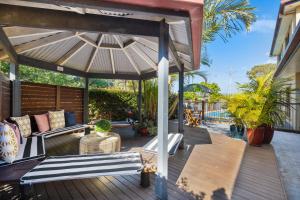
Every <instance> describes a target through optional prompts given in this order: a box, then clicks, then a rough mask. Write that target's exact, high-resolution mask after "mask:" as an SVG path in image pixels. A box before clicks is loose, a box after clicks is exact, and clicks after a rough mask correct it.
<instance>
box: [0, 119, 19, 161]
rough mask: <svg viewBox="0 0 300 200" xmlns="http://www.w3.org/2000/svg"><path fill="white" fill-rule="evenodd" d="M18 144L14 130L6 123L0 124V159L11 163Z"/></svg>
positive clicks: (16, 152)
mask: <svg viewBox="0 0 300 200" xmlns="http://www.w3.org/2000/svg"><path fill="white" fill-rule="evenodd" d="M18 151H19V144H18V140H17V137H16V135H15V132H14V130H13V129H12V128H11V127H10V126H9V125H8V124H2V123H1V124H0V159H2V160H4V161H5V162H7V163H12V162H13V161H14V160H15V159H16V156H17V155H18Z"/></svg>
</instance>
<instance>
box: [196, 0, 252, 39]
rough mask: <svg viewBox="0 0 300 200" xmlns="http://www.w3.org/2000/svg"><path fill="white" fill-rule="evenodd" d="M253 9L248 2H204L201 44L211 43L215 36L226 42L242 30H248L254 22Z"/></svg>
mask: <svg viewBox="0 0 300 200" xmlns="http://www.w3.org/2000/svg"><path fill="white" fill-rule="evenodd" d="M254 9H255V8H254V7H252V6H250V4H249V2H248V0H205V3H204V23H203V30H204V31H203V35H202V40H203V42H204V43H208V42H211V41H213V40H215V38H216V36H219V37H221V38H222V39H223V40H224V41H227V39H228V38H230V37H232V36H233V35H234V34H236V33H238V32H240V31H242V30H243V29H244V28H246V30H250V26H251V24H252V23H253V22H255V20H256V17H255V15H254V13H253V11H254Z"/></svg>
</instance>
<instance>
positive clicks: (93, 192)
mask: <svg viewBox="0 0 300 200" xmlns="http://www.w3.org/2000/svg"><path fill="white" fill-rule="evenodd" d="M176 130H177V127H176V126H175V124H171V125H170V132H176ZM81 136H82V134H80V133H76V134H70V135H63V136H59V137H55V138H51V139H48V140H47V141H46V147H47V150H48V151H47V152H48V154H49V155H62V154H78V144H79V138H80V137H81ZM150 139H151V138H147V137H136V138H134V139H124V140H122V151H127V150H131V149H133V148H141V147H142V146H143V145H145V144H146V143H147V142H148V141H149V140H150ZM184 141H185V147H186V148H185V150H178V152H177V153H176V155H175V156H172V157H170V158H169V170H168V194H169V199H172V200H173V199H174V200H183V199H184V200H189V199H191V200H192V199H197V200H200V199H205V198H208V197H210V199H214V200H227V199H230V195H231V194H230V192H229V194H227V192H228V191H230V190H233V193H232V199H234V200H244V199H246V200H247V199H249V200H253V199H255V200H260V199H261V200H262V199H285V196H284V191H283V188H282V184H281V182H280V179H279V174H278V173H279V172H278V169H277V165H276V158H275V154H274V152H273V151H272V149H271V148H269V147H263V148H252V147H247V148H246V150H245V155H244V158H243V159H242V161H241V165H240V167H237V166H236V162H237V161H236V160H238V159H237V157H239V156H240V153H241V151H237V149H239V148H240V144H239V143H238V142H235V141H234V142H232V141H231V140H229V139H228V138H226V136H224V135H222V134H218V133H209V132H208V131H207V130H206V129H203V128H190V127H185V138H184ZM224 142H225V143H226V145H225V146H224ZM199 148H200V150H201V151H203V152H202V153H201V154H199V155H200V157H199V155H197V151H198V150H199ZM194 154H195V155H196V158H195V156H194ZM189 163H193V164H192V165H190V164H189ZM216 164H218V165H219V166H218V165H216ZM233 166H234V167H233ZM228 169H233V171H232V172H230V170H228ZM229 172H230V173H229ZM234 173H236V180H235V178H234V177H235V176H234ZM186 174H188V175H189V176H190V180H192V181H193V186H192V187H194V188H196V189H197V188H198V189H199V188H201V190H205V192H206V193H207V191H211V190H210V188H211V187H212V185H213V184H215V183H216V182H219V183H222V182H223V184H224V183H225V182H230V184H233V186H235V187H233V186H232V188H230V187H229V189H226V190H228V191H225V189H224V190H222V188H220V189H219V190H213V191H211V193H210V194H209V195H208V194H205V195H203V194H202V193H201V192H200V193H199V192H198V193H196V192H191V191H188V190H185V189H182V188H180V187H179V186H178V185H177V184H176V183H177V182H178V180H180V177H182V176H183V175H186ZM228 179H230V181H229V180H228ZM150 181H151V186H150V187H148V188H142V187H141V186H140V176H139V175H130V176H116V177H111V176H108V177H98V178H92V179H84V180H70V181H61V182H53V183H43V184H36V185H34V187H33V188H34V189H33V190H34V195H33V198H34V199H49V200H52V199H53V200H54V199H55V200H56V199H62V200H64V199H78V200H81V199H91V200H95V199H97V200H108V199H109V200H123V199H124V200H155V199H156V196H155V192H154V182H155V175H151V178H150ZM234 183H235V185H234ZM224 194H225V195H224ZM0 198H1V200H2V199H18V188H17V185H16V184H12V185H6V186H4V185H1V191H0Z"/></svg>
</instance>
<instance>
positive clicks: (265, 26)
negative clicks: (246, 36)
mask: <svg viewBox="0 0 300 200" xmlns="http://www.w3.org/2000/svg"><path fill="white" fill-rule="evenodd" d="M275 25H276V20H271V19H260V20H257V21H256V22H254V24H253V25H252V26H251V28H250V31H251V32H259V33H270V32H273V31H274V29H275Z"/></svg>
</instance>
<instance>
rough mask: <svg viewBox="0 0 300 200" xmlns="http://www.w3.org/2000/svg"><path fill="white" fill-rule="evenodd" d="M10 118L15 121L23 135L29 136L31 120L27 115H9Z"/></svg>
mask: <svg viewBox="0 0 300 200" xmlns="http://www.w3.org/2000/svg"><path fill="white" fill-rule="evenodd" d="M10 119H11V120H13V121H15V122H16V124H17V125H18V127H19V129H20V132H21V135H22V136H23V137H29V136H30V135H31V122H30V117H29V115H25V116H22V117H11V118H10Z"/></svg>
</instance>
